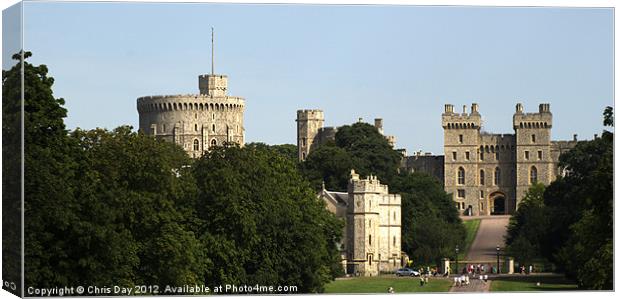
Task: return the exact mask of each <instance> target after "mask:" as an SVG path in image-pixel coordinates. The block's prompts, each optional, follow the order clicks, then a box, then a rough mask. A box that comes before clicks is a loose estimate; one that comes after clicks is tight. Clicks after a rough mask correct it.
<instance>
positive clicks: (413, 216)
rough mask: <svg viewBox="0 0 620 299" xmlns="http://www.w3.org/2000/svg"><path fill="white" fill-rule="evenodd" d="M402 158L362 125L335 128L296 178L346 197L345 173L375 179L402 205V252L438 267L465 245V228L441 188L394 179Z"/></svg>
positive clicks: (405, 177) (422, 180) (416, 178)
mask: <svg viewBox="0 0 620 299" xmlns="http://www.w3.org/2000/svg"><path fill="white" fill-rule="evenodd" d="M401 159H402V156H401V154H400V153H399V152H397V151H395V150H394V149H392V147H391V146H390V144H389V143H388V142H387V140H386V138H385V136H383V135H382V134H380V133H379V132H378V131H377V129H376V128H375V127H373V126H371V125H369V124H366V123H355V124H352V125H347V126H342V127H340V128H338V132H337V133H336V140H335V142H334V143H329V142H328V143H326V144H323V145H321V146H319V147H318V148H317V149H315V150H313V151H312V152H310V154H309V155H308V157H307V159H306V161H304V162H303V163H302V164H301V169H302V173H303V174H304V175H305V176H306V177H307V178H308V180H310V182H311V183H312V186H313V187H314V188H315V189H318V188H319V186H320V184H321V183H322V182H324V183H325V187H326V188H327V189H329V190H336V191H346V190H347V184H348V180H349V176H350V171H351V169H355V171H356V172H358V173H360V174H361V175H363V176H367V175H369V174H373V175H377V177H378V178H379V179H380V180H381V181H382V183H384V184H387V185H388V186H389V188H390V192H392V193H400V194H401V199H402V207H401V209H402V213H401V214H402V222H401V225H402V249H403V250H404V251H405V252H407V254H408V255H409V257H410V258H412V259H413V260H416V261H420V262H424V263H432V262H439V260H440V259H441V258H443V257H446V256H452V255H453V254H454V248H455V247H456V245H457V244H458V245H460V246H461V248H462V246H463V245H464V240H465V227H464V226H463V223H462V221H461V219H460V218H459V216H458V211H457V210H456V207H455V206H454V203H453V201H452V199H451V198H450V196H449V195H448V194H446V192H445V191H444V189H443V187H442V185H441V184H440V183H439V182H438V181H437V180H435V179H434V178H432V177H430V176H427V175H424V174H418V173H399V172H398V167H399V165H400V161H401Z"/></svg>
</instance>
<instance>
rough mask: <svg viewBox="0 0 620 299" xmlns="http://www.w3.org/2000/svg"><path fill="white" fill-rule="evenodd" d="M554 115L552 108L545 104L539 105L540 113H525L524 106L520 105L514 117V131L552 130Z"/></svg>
mask: <svg viewBox="0 0 620 299" xmlns="http://www.w3.org/2000/svg"><path fill="white" fill-rule="evenodd" d="M552 119H553V115H552V114H551V106H550V105H549V104H546V103H543V104H540V105H538V112H535V113H531V112H530V113H523V105H522V104H521V103H518V104H517V106H516V111H515V114H514V116H513V117H512V123H513V127H514V129H532V128H551V125H552Z"/></svg>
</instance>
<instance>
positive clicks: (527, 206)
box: [507, 107, 614, 289]
mask: <svg viewBox="0 0 620 299" xmlns="http://www.w3.org/2000/svg"><path fill="white" fill-rule="evenodd" d="M613 123H614V122H613V110H612V109H611V107H607V108H606V109H605V112H604V122H603V124H604V125H606V126H611V125H613ZM559 164H560V168H561V169H563V170H564V172H565V175H564V176H563V177H559V178H558V179H557V180H556V181H554V182H553V183H551V184H550V185H549V186H548V187H547V188H546V189H545V190H544V193H543V194H542V201H541V195H540V193H541V190H542V188H540V187H534V188H532V189H530V192H529V193H528V200H524V201H523V203H522V204H521V205H520V206H519V210H518V211H517V213H516V214H515V215H514V216H513V219H512V220H511V226H510V229H509V234H508V238H507V242H508V244H509V248H511V249H512V251H513V253H514V254H515V255H518V254H521V258H522V259H524V260H527V259H531V258H533V257H544V258H546V259H548V260H550V261H552V262H554V263H555V264H556V266H558V268H559V269H560V270H562V271H564V272H565V273H566V274H567V276H569V277H571V278H574V279H576V280H577V282H578V285H579V286H580V287H582V288H587V289H611V288H613V208H614V206H613V133H611V132H608V131H604V132H603V134H602V136H601V137H600V138H595V139H594V140H590V141H580V142H578V143H577V145H576V146H575V148H573V149H572V150H570V151H569V152H567V153H565V154H563V155H561V156H560V163H559ZM528 248H529V251H521V250H525V249H528Z"/></svg>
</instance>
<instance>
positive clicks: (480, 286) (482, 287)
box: [450, 275, 491, 293]
mask: <svg viewBox="0 0 620 299" xmlns="http://www.w3.org/2000/svg"><path fill="white" fill-rule="evenodd" d="M490 285H491V282H490V281H487V282H483V281H482V280H479V279H477V278H476V277H475V275H474V276H471V277H470V278H469V285H461V286H457V285H456V283H453V284H452V287H450V292H458V293H468V292H476V293H485V292H488V291H489V286H490Z"/></svg>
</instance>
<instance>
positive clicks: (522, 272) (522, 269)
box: [519, 265, 534, 274]
mask: <svg viewBox="0 0 620 299" xmlns="http://www.w3.org/2000/svg"><path fill="white" fill-rule="evenodd" d="M519 270H520V271H519V272H521V274H531V273H534V266H532V265H530V266H529V267H528V271H527V272H525V265H521V267H519Z"/></svg>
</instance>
